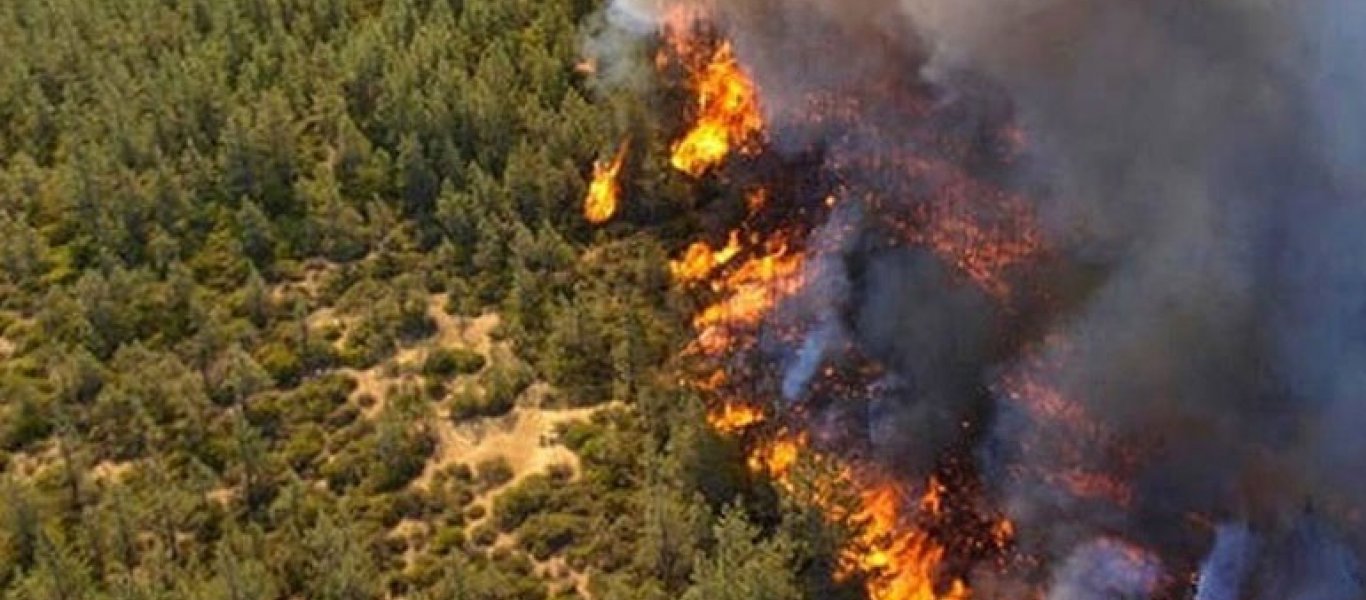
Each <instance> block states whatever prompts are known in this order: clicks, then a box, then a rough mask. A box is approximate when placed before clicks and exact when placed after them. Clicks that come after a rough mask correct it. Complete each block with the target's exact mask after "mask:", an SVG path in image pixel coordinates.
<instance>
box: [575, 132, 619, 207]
mask: <svg viewBox="0 0 1366 600" xmlns="http://www.w3.org/2000/svg"><path fill="white" fill-rule="evenodd" d="M626 149H627V145H626V142H622V144H621V147H620V148H618V149H617V153H616V156H614V157H612V160H611V161H609V162H605V163H604V162H602V161H597V162H595V163H593V181H591V182H589V184H588V195H587V196H586V197H585V198H584V200H583V218H585V219H587V220H588V222H589V223H594V224H598V223H605V222H607V221H608V220H610V219H611V218H612V217H613V216H615V215H616V214H617V207H618V205H619V204H620V203H621V183H620V182H618V181H617V177H618V176H619V175H620V174H621V167H622V165H623V164H625V163H626Z"/></svg>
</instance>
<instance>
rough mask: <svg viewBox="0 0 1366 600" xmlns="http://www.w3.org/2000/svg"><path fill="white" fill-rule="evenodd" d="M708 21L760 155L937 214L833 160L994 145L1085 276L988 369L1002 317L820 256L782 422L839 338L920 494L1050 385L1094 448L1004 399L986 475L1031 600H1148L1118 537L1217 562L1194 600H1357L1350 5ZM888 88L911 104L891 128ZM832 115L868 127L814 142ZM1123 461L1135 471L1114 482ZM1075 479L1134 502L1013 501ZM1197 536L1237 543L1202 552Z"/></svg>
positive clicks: (1026, 1)
mask: <svg viewBox="0 0 1366 600" xmlns="http://www.w3.org/2000/svg"><path fill="white" fill-rule="evenodd" d="M664 6H665V3H662V2H655V3H646V2H620V1H619V2H617V3H616V4H615V5H614V8H613V10H614V11H617V12H618V13H619V14H618V16H617V17H609V19H611V20H613V22H618V21H622V20H623V19H626V18H627V17H626V16H629V19H634V20H636V21H637V22H641V21H644V22H648V21H650V20H651V19H658V18H659V15H660V14H662V11H663V10H664V9H663V7H664ZM711 12H712V14H714V15H715V16H716V18H717V19H718V21H719V23H718V25H719V26H720V27H721V29H722V30H723V32H724V34H725V35H726V36H727V37H728V38H729V39H731V40H733V41H734V43H735V47H736V52H737V54H738V56H739V58H740V60H741V62H742V63H744V64H745V65H746V67H747V68H748V69H750V71H751V74H752V76H753V77H754V79H755V81H756V83H757V85H758V87H759V88H760V89H761V90H762V97H763V102H764V110H765V112H766V116H767V117H768V119H769V121H770V128H771V136H772V138H773V139H772V143H773V144H774V146H775V147H776V148H778V149H780V150H782V149H787V150H790V151H796V150H805V149H809V148H812V147H819V148H821V149H823V151H824V152H825V155H826V156H827V160H828V161H829V162H830V163H832V164H838V167H839V169H840V170H841V172H842V173H844V174H845V180H844V181H843V182H842V183H843V185H845V186H848V188H850V189H855V190H859V191H862V192H867V195H868V196H870V197H871V196H883V197H885V201H886V202H890V203H898V202H901V203H915V202H921V201H928V200H924V199H921V198H919V197H917V195H916V194H914V193H911V194H905V193H904V192H905V190H903V189H901V188H899V187H897V184H895V183H888V182H886V181H883V180H881V179H879V178H878V176H877V175H876V169H873V168H865V167H861V166H860V164H859V163H858V162H857V159H856V158H851V157H867V156H875V157H876V156H881V155H885V154H890V153H895V152H902V151H911V152H918V151H922V150H923V151H927V152H933V151H935V150H933V149H929V148H926V147H925V139H926V136H925V135H924V132H925V130H926V127H927V126H926V125H924V122H925V121H926V120H928V121H930V122H933V123H934V124H933V128H934V131H936V132H937V133H943V132H946V131H947V132H949V133H952V134H955V135H958V136H959V138H961V139H965V140H973V139H977V137H978V136H979V132H980V130H983V129H986V128H990V127H994V126H997V125H999V124H1001V123H1003V122H1004V121H1006V120H1012V119H1013V121H1014V122H1015V123H1018V125H1019V127H1020V128H1021V130H1022V131H1023V132H1024V135H1025V137H1026V138H1027V139H1028V144H1027V146H1028V150H1027V154H1025V155H1024V156H1022V157H1021V158H1019V159H1018V160H1016V161H1013V162H1011V163H1010V164H1009V167H1008V168H998V169H994V170H992V171H991V172H986V173H983V172H974V174H975V175H978V176H981V177H986V178H989V179H992V180H995V181H998V182H1000V183H1001V184H1002V185H1006V186H1009V187H1011V188H1012V189H1019V190H1027V191H1028V192H1029V194H1028V196H1029V198H1030V199H1031V201H1032V202H1033V203H1034V206H1033V208H1034V210H1035V211H1036V212H1037V213H1038V214H1039V215H1041V218H1042V220H1043V227H1044V228H1045V230H1046V231H1045V233H1046V237H1047V239H1049V240H1050V243H1051V244H1052V246H1053V247H1054V248H1055V249H1056V251H1057V253H1058V254H1059V255H1061V257H1062V260H1063V261H1064V262H1066V263H1068V264H1070V265H1073V266H1078V268H1084V269H1085V270H1087V272H1090V273H1094V274H1095V276H1094V278H1093V280H1092V281H1091V282H1090V283H1088V284H1087V285H1085V286H1071V285H1068V286H1062V285H1061V284H1059V283H1057V282H1056V281H1051V280H1045V281H1040V282H1033V285H1038V286H1041V287H1043V288H1045V289H1047V290H1048V291H1049V292H1050V293H1051V295H1053V296H1063V297H1066V298H1067V302H1065V305H1066V307H1067V308H1066V310H1063V311H1061V312H1060V314H1052V315H1049V316H1048V317H1047V318H1046V319H1043V318H1042V317H1041V319H1043V320H1046V322H1047V323H1048V326H1047V327H1046V330H1047V331H1045V332H1044V335H1037V336H1033V337H1032V338H1031V339H1033V340H1034V341H1036V342H1040V343H1030V344H1021V345H1019V346H1018V347H1016V348H1015V349H1014V350H1012V351H1008V352H1004V353H1003V352H1002V351H1001V349H1000V348H999V347H998V346H997V345H995V344H993V343H992V340H993V339H995V338H996V337H999V336H1001V335H1006V333H1005V331H1006V330H1007V329H1008V327H1006V326H1003V325H1001V324H1000V322H1001V321H1002V319H1003V317H1002V315H999V314H995V313H994V312H993V310H994V309H992V308H991V303H990V302H989V301H988V299H986V298H985V297H983V295H982V294H980V293H978V292H975V291H973V290H969V289H965V288H963V287H962V286H954V285H953V284H952V283H951V282H949V281H948V279H947V278H946V277H945V275H944V267H943V266H942V265H940V264H939V263H938V262H937V261H936V260H935V259H933V258H932V257H930V256H929V255H928V254H927V253H925V252H921V251H917V250H907V249H900V250H893V251H887V250H877V251H871V250H868V248H867V246H866V244H865V245H861V244H862V242H861V241H860V238H859V237H858V236H844V237H841V238H840V240H841V241H840V242H839V243H842V244H844V245H843V246H842V247H840V248H839V249H838V250H837V251H831V252H830V254H832V255H837V256H839V259H840V260H842V261H844V262H845V263H848V264H852V265H854V267H853V268H846V267H841V268H826V269H825V271H823V273H822V274H821V277H822V278H823V279H822V281H824V283H822V284H821V285H817V286H811V288H809V289H808V290H806V291H805V294H806V296H808V297H807V298H805V299H803V300H801V302H805V303H807V304H808V305H810V306H812V307H819V306H824V308H812V309H810V310H811V312H813V313H819V314H820V316H819V318H818V319H816V320H815V321H816V322H819V323H822V325H820V326H819V327H816V328H814V330H815V331H817V332H818V336H816V337H813V338H811V339H808V340H807V342H806V344H805V345H804V346H803V347H802V348H800V349H799V351H795V352H794V354H793V355H792V357H791V358H790V360H788V361H787V364H788V365H789V367H790V368H789V370H788V372H787V375H786V379H785V381H784V385H783V392H784V395H785V396H787V397H789V398H795V397H797V396H799V395H800V390H801V388H802V386H803V385H804V384H805V383H806V382H807V381H808V380H809V379H810V378H811V376H812V374H813V373H814V372H815V366H816V364H817V363H818V362H819V361H820V360H822V358H823V357H824V356H825V355H826V354H825V351H824V345H825V344H827V343H828V342H827V340H838V341H840V342H841V343H843V342H844V341H846V340H847V339H850V338H852V339H854V340H855V341H856V343H858V344H859V345H861V347H862V348H863V349H864V351H865V352H866V353H868V354H869V355H871V356H874V357H876V358H877V359H878V360H879V361H880V362H882V363H884V364H885V365H887V367H888V369H889V370H890V371H891V372H892V374H893V375H894V376H895V377H898V378H900V380H901V381H902V382H903V383H904V384H902V385H891V386H887V388H888V390H892V391H890V392H888V397H884V398H879V399H878V400H877V410H875V411H873V413H872V414H873V415H874V416H873V420H874V421H875V422H874V423H871V424H870V425H869V431H871V432H872V433H873V436H872V437H873V442H874V443H875V445H876V446H877V447H878V448H879V450H880V452H882V453H883V454H884V455H885V456H886V457H887V458H888V459H889V460H890V461H891V462H893V463H894V464H897V465H898V466H899V467H900V468H904V469H906V470H907V472H908V473H910V474H919V473H920V472H922V471H923V470H925V469H927V468H929V462H930V461H932V459H933V457H934V456H936V455H937V454H938V453H940V452H941V451H943V450H944V448H946V447H947V446H948V445H949V444H950V443H952V441H953V440H952V439H951V438H952V436H953V435H955V434H956V433H957V429H956V426H955V425H956V423H957V422H958V421H960V420H962V419H964V418H968V417H971V416H974V415H980V414H981V413H982V408H981V406H980V396H981V395H982V394H983V393H984V390H988V389H995V388H993V385H994V383H995V379H996V378H998V377H1001V376H1003V375H1009V374H1012V373H1021V374H1024V373H1027V372H1028V373H1032V375H1033V376H1036V377H1038V376H1043V377H1046V378H1047V379H1048V380H1049V383H1050V384H1051V385H1052V386H1053V387H1054V388H1056V389H1057V390H1058V391H1059V392H1060V393H1061V394H1062V395H1063V396H1065V397H1066V398H1069V399H1072V400H1073V401H1075V402H1078V403H1080V404H1081V405H1082V408H1083V409H1084V410H1085V411H1086V413H1087V414H1088V415H1090V416H1091V417H1092V418H1094V419H1095V420H1096V421H1097V422H1098V423H1099V426H1100V427H1102V428H1103V429H1104V432H1103V434H1097V436H1096V437H1095V439H1087V438H1085V437H1084V436H1083V437H1081V438H1078V439H1069V440H1065V443H1064V441H1056V442H1049V443H1038V441H1039V440H1040V439H1046V438H1048V437H1049V435H1050V434H1062V435H1066V432H1049V431H1040V430H1039V428H1040V427H1044V426H1042V425H1039V424H1037V423H1035V422H1033V421H1032V420H1031V419H1030V418H1029V416H1028V415H1027V414H1025V413H1024V412H1023V411H1022V409H1020V408H1018V407H1015V406H1013V405H1012V404H1011V403H1009V402H1006V401H1004V400H1001V401H998V402H996V406H994V407H993V408H992V409H991V410H990V417H989V418H990V422H991V429H990V432H989V435H988V436H987V437H988V439H987V440H985V441H984V442H983V444H982V447H981V448H980V449H979V452H978V459H979V460H980V461H981V463H982V469H983V471H984V473H986V474H988V479H989V480H990V482H991V483H992V485H993V487H994V488H995V492H996V493H998V494H1000V495H1001V496H1002V498H1003V503H1004V505H1005V506H1007V507H1008V509H1009V510H1010V512H1011V513H1012V517H1014V518H1015V519H1016V520H1017V521H1019V531H1020V532H1021V533H1020V537H1021V543H1023V544H1025V545H1026V546H1030V547H1031V548H1032V549H1033V550H1035V551H1038V552H1040V553H1042V554H1044V555H1045V556H1049V557H1051V558H1052V559H1053V560H1055V561H1056V563H1057V564H1058V565H1059V567H1058V570H1057V572H1056V574H1055V576H1054V578H1053V580H1054V585H1053V587H1052V591H1051V592H1050V598H1057V599H1089V598H1112V597H1116V595H1117V594H1120V595H1122V594H1130V595H1137V596H1138V597H1145V594H1149V593H1152V590H1154V589H1155V588H1156V587H1157V586H1158V583H1157V581H1156V580H1157V575H1156V571H1157V569H1156V567H1153V566H1151V565H1147V564H1144V565H1142V566H1140V567H1138V568H1132V565H1130V567H1131V568H1129V569H1128V570H1126V571H1125V575H1124V576H1123V577H1119V576H1116V575H1114V574H1113V573H1111V570H1113V569H1114V568H1115V566H1116V565H1118V564H1120V563H1122V562H1123V561H1124V560H1128V559H1129V557H1127V555H1124V554H1123V553H1122V552H1121V551H1120V550H1117V549H1116V548H1115V547H1114V546H1112V545H1110V544H1109V543H1108V542H1105V541H1103V540H1104V539H1105V537H1104V536H1105V535H1107V534H1109V533H1117V534H1122V535H1123V536H1125V537H1126V538H1127V539H1131V540H1134V541H1135V542H1137V543H1139V544H1142V545H1144V546H1145V547H1152V548H1157V549H1159V550H1163V551H1172V552H1174V553H1176V554H1177V555H1178V556H1180V557H1181V560H1185V561H1188V562H1191V563H1192V564H1191V565H1189V566H1190V567H1191V568H1192V569H1194V568H1196V567H1198V566H1199V563H1198V562H1197V560H1196V559H1198V558H1199V557H1202V556H1204V555H1205V554H1206V553H1210V552H1211V551H1212V554H1210V555H1209V557H1208V558H1207V559H1205V560H1204V564H1205V565H1206V567H1205V568H1206V571H1207V572H1208V573H1210V575H1208V576H1207V578H1208V581H1207V582H1206V583H1203V584H1202V587H1201V588H1200V590H1199V592H1198V595H1197V598H1200V599H1202V600H1223V599H1235V598H1241V597H1246V596H1247V594H1248V593H1252V594H1253V595H1254V597H1256V598H1268V599H1269V598H1292V599H1294V598H1304V599H1310V598H1313V599H1320V598H1321V599H1339V598H1341V599H1353V598H1361V597H1362V596H1363V589H1362V584H1361V579H1360V574H1359V573H1358V568H1359V567H1358V564H1357V558H1356V555H1358V554H1359V553H1360V552H1361V549H1362V547H1363V543H1364V542H1366V539H1364V538H1363V534H1364V533H1366V531H1363V530H1362V526H1361V525H1360V523H1355V522H1352V521H1350V520H1349V519H1346V518H1345V517H1346V515H1347V513H1348V512H1349V509H1351V508H1355V507H1360V506H1364V505H1366V477H1362V476H1361V475H1360V474H1361V473H1363V472H1366V435H1362V432H1363V431H1366V169H1363V165H1366V70H1363V69H1362V67H1361V65H1362V64H1366V3H1361V2H1359V1H1355V0H1298V1H1277V0H1197V1H1191V0H1149V1H1145V2H1134V1H1132V0H954V1H946V0H899V1H898V0H854V1H849V0H729V1H726V2H716V3H715V4H714V6H712V7H711ZM637 30H638V28H637ZM889 88H905V89H918V90H928V91H927V92H926V93H923V94H919V93H918V94H917V95H915V96H913V97H916V98H928V99H931V100H930V101H929V103H928V104H927V105H925V106H907V105H906V102H905V98H906V96H904V95H899V94H895V93H887V92H886V91H885V90H887V89H889ZM832 90H833V91H835V92H837V93H838V94H839V95H841V96H842V97H848V98H855V99H857V100H858V103H857V110H858V111H860V115H861V122H864V123H866V124H867V125H868V127H866V128H858V129H849V128H844V127H832V126H830V125H829V124H825V123H813V122H811V121H810V120H809V119H808V118H806V115H807V114H808V113H809V112H810V110H811V103H812V99H813V98H819V97H821V96H822V94H828V93H830V92H831V91H832ZM917 119H919V120H917ZM955 158H961V157H955ZM993 164H997V163H993ZM965 168H967V169H969V170H974V169H976V170H977V171H980V169H979V168H978V167H976V166H974V165H967V166H966V167H965ZM811 296H815V297H816V298H812V297H811ZM841 315H843V316H841ZM1045 338H1048V339H1055V338H1056V339H1063V340H1066V344H1065V345H1053V344H1045V343H1042V340H1043V339H1045ZM1021 348H1023V349H1024V350H1020V349H1021ZM1040 364H1046V365H1050V368H1049V369H1046V370H1044V372H1043V373H1042V374H1041V373H1040V372H1039V369H1038V365H1040ZM998 395H999V390H998ZM998 400H999V399H998ZM1052 437H1057V435H1053V436H1052ZM1115 444H1120V445H1133V446H1137V447H1140V448H1141V452H1140V453H1141V454H1142V456H1143V458H1142V460H1141V461H1136V462H1134V461H1131V462H1125V461H1124V460H1121V459H1119V458H1115V457H1113V456H1110V455H1109V454H1107V448H1111V447H1112V446H1114V445H1115ZM1078 454H1080V455H1082V456H1085V457H1086V460H1087V461H1094V464H1087V465H1083V466H1085V467H1087V468H1094V469H1096V470H1099V471H1106V472H1113V471H1116V470H1119V471H1125V474H1126V475H1127V476H1128V485H1129V486H1130V489H1127V490H1126V491H1125V493H1126V494H1127V495H1125V496H1124V498H1126V499H1127V500H1126V501H1125V502H1115V503H1112V504H1109V505H1107V504H1104V503H1097V502H1093V501H1086V500H1078V499H1077V498H1075V497H1073V496H1069V495H1065V494H1059V493H1057V491H1056V487H1057V484H1056V482H1055V481H1051V480H1048V479H1046V478H1037V477H1019V476H1014V477H1012V476H1010V475H1008V474H1009V473H1017V474H1018V473H1020V472H1021V469H1022V468H1023V469H1025V472H1030V471H1029V469H1037V470H1039V471H1040V472H1042V471H1055V470H1058V469H1067V468H1071V467H1075V466H1076V465H1073V464H1072V463H1074V462H1076V456H1077V455H1078ZM912 476H914V475H912ZM1116 495H1123V494H1120V493H1119V492H1116ZM1306 506H1313V507H1315V508H1313V509H1308V510H1307V509H1306ZM1193 513H1198V514H1202V515H1209V516H1210V517H1211V518H1214V519H1217V520H1220V521H1226V522H1228V523H1230V524H1229V525H1225V526H1222V527H1220V528H1218V530H1217V534H1216V532H1215V530H1214V529H1212V528H1198V527H1196V528H1193V527H1191V526H1190V524H1189V522H1188V518H1189V515H1191V514H1193ZM1060 523H1064V524H1065V525H1060ZM1165 558H1166V556H1165V555H1164V559H1165ZM1248 565H1256V568H1254V569H1249V567H1248ZM1249 571H1254V572H1255V573H1256V575H1255V576H1253V575H1249ZM1116 586H1119V587H1116ZM1121 588H1122V589H1121ZM1125 597H1128V596H1125Z"/></svg>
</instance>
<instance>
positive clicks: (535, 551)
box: [517, 512, 588, 560]
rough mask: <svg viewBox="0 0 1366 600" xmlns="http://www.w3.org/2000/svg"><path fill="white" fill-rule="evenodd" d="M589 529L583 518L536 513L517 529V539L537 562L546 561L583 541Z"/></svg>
mask: <svg viewBox="0 0 1366 600" xmlns="http://www.w3.org/2000/svg"><path fill="white" fill-rule="evenodd" d="M587 529H588V523H587V521H586V520H585V519H584V518H583V517H579V516H575V515H566V514H561V513H544V512H542V513H536V514H533V515H531V516H529V517H527V519H526V522H525V523H522V526H521V527H518V528H517V539H518V540H519V541H520V542H521V544H522V547H523V548H525V549H526V551H527V552H529V553H531V556H533V557H535V558H536V560H546V559H548V558H550V556H551V555H552V554H555V553H557V552H559V551H560V550H563V549H564V548H566V547H568V546H569V545H571V544H573V543H574V542H575V541H577V540H579V539H581V538H582V537H583V535H584V533H585V532H586V531H587Z"/></svg>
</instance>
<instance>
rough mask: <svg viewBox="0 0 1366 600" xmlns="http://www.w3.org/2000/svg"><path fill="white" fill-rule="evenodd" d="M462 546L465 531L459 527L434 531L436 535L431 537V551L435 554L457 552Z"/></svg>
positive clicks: (446, 527) (447, 527)
mask: <svg viewBox="0 0 1366 600" xmlns="http://www.w3.org/2000/svg"><path fill="white" fill-rule="evenodd" d="M464 545H465V530H464V529H461V528H460V527H453V526H445V527H442V528H440V529H438V530H436V535H435V536H433V537H432V551H433V552H435V553H437V554H446V553H447V552H450V551H451V550H458V549H460V548H461V547H463V546H464Z"/></svg>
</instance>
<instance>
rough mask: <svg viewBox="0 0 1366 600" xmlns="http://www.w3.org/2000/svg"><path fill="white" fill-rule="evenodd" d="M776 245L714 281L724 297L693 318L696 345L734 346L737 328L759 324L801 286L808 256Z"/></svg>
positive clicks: (706, 349) (710, 350)
mask: <svg viewBox="0 0 1366 600" xmlns="http://www.w3.org/2000/svg"><path fill="white" fill-rule="evenodd" d="M772 245H775V246H776V248H775V249H774V250H773V251H772V252H771V253H770V254H766V255H763V256H758V257H755V258H751V259H749V260H747V261H745V262H744V263H743V264H742V265H740V266H739V267H738V268H736V269H735V270H734V271H732V272H730V273H728V274H726V275H725V276H724V277H722V279H720V280H719V281H717V282H716V283H714V284H713V285H714V287H715V288H716V289H717V290H718V291H722V292H723V297H722V298H721V300H719V301H717V302H716V303H715V304H712V305H711V306H708V307H707V308H705V309H703V310H702V312H701V313H699V314H698V315H697V316H696V317H694V318H693V328H694V329H696V330H697V331H699V332H700V335H699V336H698V338H697V345H696V347H697V348H698V349H700V350H701V351H702V352H703V353H704V354H718V353H720V352H723V351H726V350H728V349H730V348H731V347H732V342H733V338H732V336H731V332H732V331H733V330H735V329H737V328H746V327H753V326H755V325H757V324H759V322H760V321H762V320H763V318H764V315H766V314H768V312H769V311H770V310H771V309H772V308H773V307H774V306H777V304H778V302H780V301H781V300H782V299H783V298H786V297H788V296H791V295H792V294H794V293H796V292H797V291H798V290H799V289H801V286H802V283H803V278H802V274H801V268H802V264H803V259H804V257H803V256H802V255H800V254H793V253H790V252H789V251H788V247H787V245H786V244H783V243H782V242H780V241H775V242H773V243H772Z"/></svg>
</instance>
